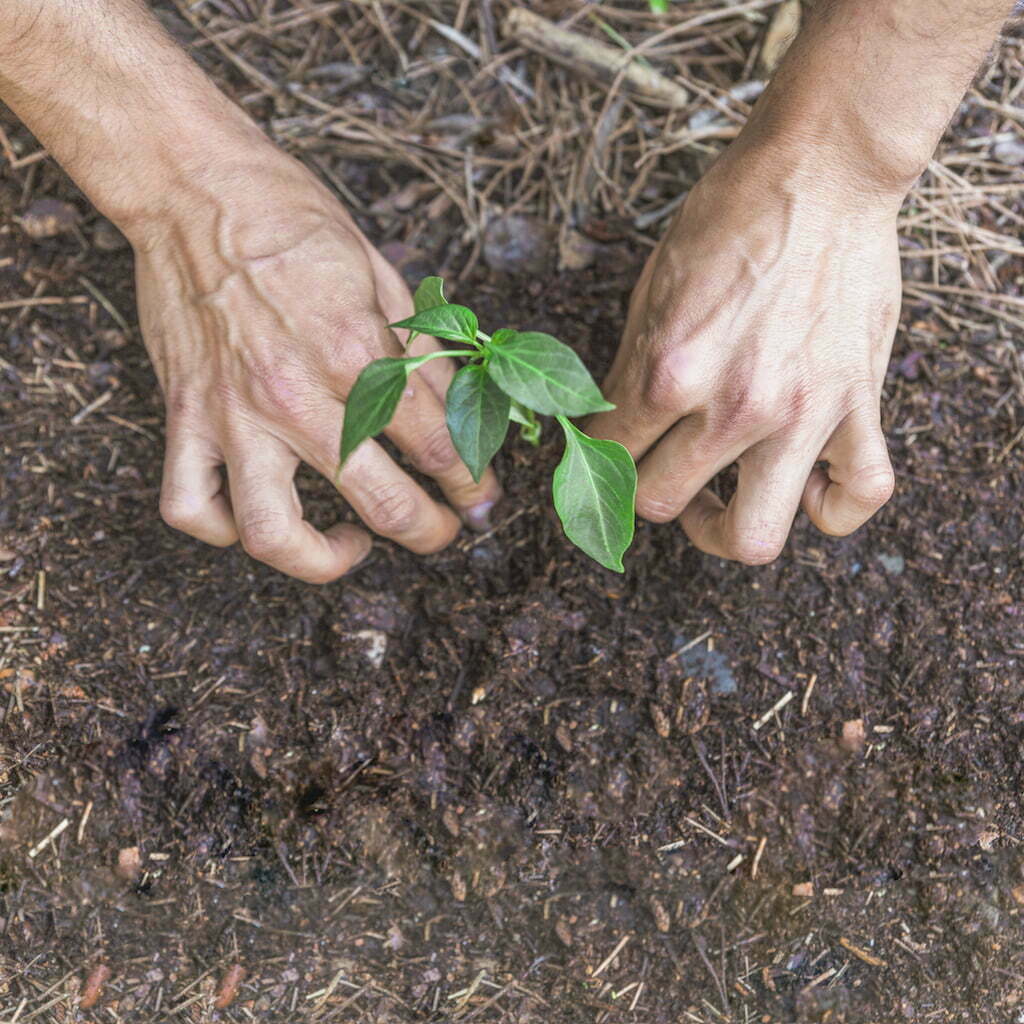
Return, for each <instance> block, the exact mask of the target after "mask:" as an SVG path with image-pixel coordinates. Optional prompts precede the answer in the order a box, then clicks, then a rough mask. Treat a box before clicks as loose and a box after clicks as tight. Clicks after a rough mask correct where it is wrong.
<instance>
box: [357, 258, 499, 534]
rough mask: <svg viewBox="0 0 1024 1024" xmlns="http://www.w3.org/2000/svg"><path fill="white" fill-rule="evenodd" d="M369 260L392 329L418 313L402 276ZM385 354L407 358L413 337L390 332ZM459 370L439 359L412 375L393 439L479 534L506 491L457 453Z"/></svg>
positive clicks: (430, 346)
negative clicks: (452, 428)
mask: <svg viewBox="0 0 1024 1024" xmlns="http://www.w3.org/2000/svg"><path fill="white" fill-rule="evenodd" d="M367 256H368V258H369V259H370V263H371V265H372V266H373V270H374V277H375V278H376V281H377V298H378V301H379V302H380V306H381V309H382V310H383V312H384V316H385V318H386V320H387V322H388V323H394V322H395V321H397V320H402V319H405V317H407V316H411V315H412V313H413V300H412V296H411V295H410V294H409V289H408V288H407V287H406V284H405V282H404V281H403V280H402V277H401V275H400V274H399V273H398V271H397V270H396V269H395V268H394V267H393V266H391V264H390V263H388V262H387V261H386V260H385V259H384V258H383V257H382V256H381V255H380V253H379V252H377V250H376V249H374V248H373V247H372V246H371V247H369V248H368V250H367ZM386 334H387V337H386V338H385V339H384V345H385V348H386V349H388V350H389V351H391V350H393V352H394V354H396V355H398V354H401V350H402V349H403V345H404V343H405V342H406V340H407V332H406V331H401V332H399V334H396V333H395V332H393V331H390V330H388V331H387V332H386ZM441 347H442V346H440V345H439V344H438V343H437V341H436V340H435V339H434V338H432V337H430V336H428V335H425V334H420V335H417V336H416V337H415V338H414V339H413V341H412V343H411V344H410V345H408V346H407V348H406V349H405V352H406V354H408V355H425V354H426V353H428V352H436V351H438V350H439V349H440V348H441ZM457 368H458V364H457V363H456V362H455V360H454V359H434V360H432V361H431V362H429V363H426V364H425V365H424V366H422V367H421V368H420V369H419V370H417V371H416V372H415V373H413V374H412V376H411V378H410V381H409V388H408V389H407V391H406V394H405V395H404V396H403V399H402V401H401V403H400V404H399V407H398V410H397V411H396V414H395V418H394V419H393V420H392V422H391V424H390V425H389V427H388V430H387V435H388V437H390V438H391V439H392V440H393V441H394V442H395V443H396V444H397V445H398V447H399V448H401V449H402V451H403V452H404V453H405V454H406V455H407V456H408V457H409V458H410V459H411V461H412V463H413V465H415V467H416V468H417V469H418V470H419V471H420V472H421V473H425V474H426V475H427V476H431V477H433V478H434V479H435V480H436V481H437V482H438V484H439V485H440V487H441V490H442V491H443V492H444V495H445V497H446V498H447V499H448V501H449V502H450V503H451V505H452V507H453V508H454V509H455V510H456V511H457V512H458V513H459V514H460V515H461V516H462V518H463V519H464V520H465V521H466V523H467V524H468V525H469V526H471V527H473V528H474V529H487V527H489V526H490V510H491V509H492V508H493V507H494V505H495V504H496V502H498V501H499V500H500V499H501V496H502V491H501V485H500V484H499V483H498V478H497V476H496V475H495V473H494V471H493V470H492V469H490V468H488V469H486V470H485V471H484V473H483V475H482V476H481V478H480V481H479V482H477V481H475V480H474V479H473V476H472V474H471V473H470V472H469V470H468V469H467V468H466V466H465V463H463V461H462V459H461V458H460V457H459V455H458V453H457V452H456V451H455V446H454V445H453V444H452V440H451V435H450V434H449V431H448V426H447V423H446V422H445V416H444V406H445V399H446V396H447V394H448V386H449V385H450V384H451V381H452V377H453V376H454V375H455V371H456V369H457Z"/></svg>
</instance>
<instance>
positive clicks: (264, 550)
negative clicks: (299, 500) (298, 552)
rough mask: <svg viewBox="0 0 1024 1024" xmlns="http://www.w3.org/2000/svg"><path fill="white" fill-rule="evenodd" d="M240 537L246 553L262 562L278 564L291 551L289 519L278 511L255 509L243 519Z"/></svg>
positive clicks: (239, 530) (239, 532)
mask: <svg viewBox="0 0 1024 1024" xmlns="http://www.w3.org/2000/svg"><path fill="white" fill-rule="evenodd" d="M238 535H239V537H240V538H241V541H242V547H243V548H244V549H245V551H246V553H247V554H249V555H251V556H252V557H253V558H255V559H257V561H260V562H276V561H279V560H280V559H282V558H283V557H285V556H286V555H287V554H288V553H289V552H290V550H291V539H290V537H289V522H288V517H287V516H286V515H285V514H284V513H282V512H280V511H279V510H277V509H271V508H261V509H253V510H251V511H249V512H247V513H245V515H244V516H243V517H242V519H241V521H240V522H239V524H238Z"/></svg>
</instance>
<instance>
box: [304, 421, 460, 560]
mask: <svg viewBox="0 0 1024 1024" xmlns="http://www.w3.org/2000/svg"><path fill="white" fill-rule="evenodd" d="M293 447H294V450H295V451H296V452H297V454H298V455H299V456H300V457H301V458H302V460H303V462H306V463H308V464H309V465H310V466H312V467H313V468H314V469H315V470H316V471H317V472H318V473H321V474H322V475H323V476H325V477H326V478H327V479H328V480H330V481H331V482H332V483H333V484H334V485H335V486H336V487H337V488H338V490H339V491H340V492H341V494H342V496H343V497H344V498H345V500H346V501H347V502H348V503H349V504H350V505H351V506H352V508H353V509H354V510H355V511H356V513H357V515H358V516H359V518H360V519H362V520H363V522H364V523H366V525H367V526H368V527H369V528H370V529H371V530H373V531H374V533H377V534H380V536H382V537H389V538H390V539H391V540H394V541H396V542H397V543H399V544H401V545H402V546H403V547H407V548H409V550H410V551H415V552H416V553H417V554H421V555H422V554H429V553H431V552H434V551H440V550H441V549H442V548H444V547H447V545H448V544H450V543H451V542H452V540H453V539H454V538H455V536H456V534H457V533H458V532H459V520H458V519H457V518H456V516H455V515H454V514H453V513H452V511H451V509H449V508H446V507H445V506H444V505H442V504H440V503H439V502H436V501H434V499H433V498H431V497H430V495H429V494H427V492H426V491H425V490H424V489H423V488H422V487H421V486H420V485H419V484H418V483H416V481H415V480H413V479H412V477H411V476H409V474H408V473H406V472H405V471H404V470H403V469H402V468H401V467H400V466H398V465H397V464H396V463H395V461H394V460H393V459H392V458H391V457H390V456H389V455H388V453H387V452H386V451H384V449H383V448H382V447H381V446H380V445H379V444H377V442H376V441H365V442H363V444H361V445H360V446H359V447H358V448H357V449H356V450H355V451H354V452H353V453H352V454H351V455H350V456H349V458H348V459H347V460H346V462H345V465H344V467H343V469H342V471H341V476H340V477H339V476H338V411H337V405H335V404H334V403H333V402H328V403H325V405H324V406H323V408H322V409H319V410H318V409H310V410H309V418H308V422H307V424H306V430H305V433H304V436H303V437H301V438H296V439H295V440H294V442H293Z"/></svg>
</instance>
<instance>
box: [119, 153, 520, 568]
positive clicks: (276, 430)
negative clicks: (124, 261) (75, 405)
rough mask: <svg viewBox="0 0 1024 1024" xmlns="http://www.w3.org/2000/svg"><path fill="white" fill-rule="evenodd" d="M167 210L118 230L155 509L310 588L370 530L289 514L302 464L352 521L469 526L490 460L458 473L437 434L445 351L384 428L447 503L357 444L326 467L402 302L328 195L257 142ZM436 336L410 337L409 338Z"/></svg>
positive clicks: (365, 547)
mask: <svg viewBox="0 0 1024 1024" xmlns="http://www.w3.org/2000/svg"><path fill="white" fill-rule="evenodd" d="M175 205H176V206H178V207H180V209H181V211H182V212H180V213H176V214H174V215H173V219H172V220H170V221H168V220H166V219H165V220H161V221H159V222H158V223H157V224H155V225H154V224H151V225H146V226H140V225H136V226H135V229H134V231H129V235H130V237H131V239H132V242H133V245H134V247H135V250H136V277H137V284H138V297H139V315H140V321H141V325H142V332H143V336H144V339H145V343H146V347H147V349H148V350H149V353H150V356H151V357H152V359H153V364H154V367H155V369H156V373H157V376H158V378H159V380H160V384H161V386H162V388H163V393H164V398H165V401H166V406H167V452H166V457H165V463H164V473H163V486H162V489H161V498H160V509H161V513H162V515H163V517H164V519H165V520H166V521H167V522H168V523H169V524H170V525H171V526H173V527H176V528H177V529H179V530H183V531H184V532H185V533H188V534H191V535H192V536H194V537H197V538H199V539H200V540H203V541H206V542H207V543H208V544H215V545H219V546H226V545H229V544H233V543H234V542H235V541H236V540H241V543H242V546H243V547H244V548H245V550H246V551H247V552H248V553H249V554H250V555H252V556H253V557H254V558H257V559H259V560H260V561H263V562H266V563H267V564H269V565H271V566H273V567H274V568H276V569H279V570H280V571H281V572H284V573H287V574H289V575H291V576H296V577H298V578H300V579H303V580H306V581H308V582H311V583H326V582H328V581H330V580H333V579H335V578H336V577H338V576H341V575H342V574H343V573H345V572H347V571H348V570H349V569H351V568H352V567H353V566H354V565H356V564H357V563H358V562H359V561H361V560H362V559H363V558H364V557H365V556H366V554H367V553H368V552H369V550H370V547H371V537H370V534H369V533H368V532H367V531H366V530H364V529H362V528H360V527H358V526H354V525H348V524H338V525H335V526H332V527H331V528H330V529H328V530H326V531H323V532H320V531H318V530H316V529H315V528H314V527H313V526H312V525H310V524H309V523H308V522H306V521H305V520H304V519H303V515H302V507H301V504H300V502H299V498H298V494H297V491H296V489H295V485H294V481H293V477H294V475H295V471H296V469H297V467H298V466H299V463H300V462H305V463H308V464H309V465H310V466H312V467H313V468H314V469H316V470H317V471H318V472H319V473H321V474H322V475H323V476H325V477H327V479H329V480H331V481H332V482H334V483H336V486H337V487H338V490H339V491H340V492H341V494H342V496H343V497H344V498H345V500H346V501H347V502H348V503H349V504H350V505H351V506H352V508H353V509H354V510H355V511H356V512H357V513H358V515H359V517H360V518H361V519H362V521H363V523H364V524H365V525H366V527H368V528H369V530H371V531H373V532H374V533H376V534H379V535H380V536H383V537H389V538H391V539H392V540H395V541H397V542H398V543H399V544H402V545H404V546H405V547H407V548H409V549H410V550H411V551H414V552H417V553H419V554H426V553H429V552H434V551H438V550H440V549H441V548H443V547H445V546H446V545H447V544H449V543H450V542H451V541H452V539H453V538H454V537H455V535H456V534H457V533H458V530H459V525H460V522H459V516H457V515H456V514H455V512H458V513H459V515H460V516H461V517H462V519H463V520H465V521H466V522H467V523H468V524H469V525H471V526H474V527H478V528H482V527H485V526H486V525H487V522H488V512H489V510H490V508H491V507H492V506H493V505H494V503H495V502H496V501H497V500H498V499H499V498H500V496H501V489H500V487H499V485H498V481H497V479H496V477H495V476H494V473H493V472H492V471H491V470H488V471H487V472H486V473H485V475H484V476H483V478H482V479H481V481H480V483H479V484H477V483H474V481H473V479H472V477H471V476H470V474H469V471H468V470H467V469H466V467H465V465H464V464H463V463H462V461H461V459H460V458H459V456H458V454H457V453H456V451H455V449H454V447H453V446H452V443H451V439H450V438H449V435H448V429H447V426H446V424H445V418H444V397H445V391H446V389H447V385H448V381H449V380H450V378H451V374H452V372H453V367H452V365H451V363H450V361H449V360H447V359H440V360H434V361H432V362H430V363H428V364H426V365H425V366H424V367H422V369H420V370H419V371H417V372H416V373H414V374H413V375H412V377H411V378H410V382H409V387H408V389H407V390H406V393H405V395H404V396H403V398H402V401H401V403H400V404H399V407H398V412H397V413H396V415H395V418H394V420H393V422H392V423H391V426H390V427H389V428H388V430H387V435H388V437H389V438H390V439H391V440H392V441H394V443H395V444H396V445H397V446H398V448H399V449H400V450H401V451H402V452H403V453H404V454H405V455H406V456H407V457H408V459H409V460H410V462H411V463H412V465H413V466H414V467H415V468H416V469H417V470H419V471H420V472H421V473H424V474H426V475H428V476H431V477H433V478H434V480H435V481H436V482H437V483H438V485H439V486H440V488H441V490H442V491H443V493H444V496H445V498H446V499H447V501H448V504H447V505H446V504H442V503H440V502H438V501H435V500H434V499H433V498H432V497H431V496H430V495H429V494H428V493H427V492H426V490H424V488H423V487H422V486H420V484H418V483H417V482H416V481H415V480H414V479H413V478H412V477H411V476H410V475H409V474H408V473H407V472H406V471H405V470H404V469H402V468H401V467H400V466H399V465H398V464H397V463H396V462H395V461H394V460H393V459H392V458H391V457H390V456H389V455H388V454H387V452H386V451H385V450H384V448H383V447H382V446H381V445H380V444H378V443H377V442H375V441H367V442H365V443H364V444H363V445H362V446H361V447H360V448H359V449H358V450H357V451H356V452H355V453H354V454H353V455H352V456H351V458H350V459H349V460H348V461H347V463H346V464H345V467H344V470H343V471H342V473H341V476H340V478H338V476H337V470H338V456H339V441H340V436H341V425H342V418H343V412H344V406H343V404H342V403H343V401H344V399H345V396H346V395H347V394H348V392H349V391H350V389H351V388H352V385H353V384H354V383H355V379H356V377H357V376H358V375H359V372H360V371H361V370H362V368H363V367H364V366H365V365H366V364H367V363H369V362H370V361H372V360H374V359H377V358H380V357H382V356H397V355H401V354H402V353H403V350H402V345H401V344H400V339H399V338H398V337H397V336H396V335H395V333H394V332H392V331H391V330H389V328H388V327H387V325H388V324H389V323H393V322H394V321H396V320H400V319H402V318H404V317H406V316H409V315H410V314H411V313H412V311H413V306H412V299H411V297H410V295H409V291H408V289H407V288H406V286H405V284H404V282H403V281H402V279H401V278H400V276H399V275H398V273H397V272H396V271H395V269H394V268H393V267H391V266H390V265H389V264H388V263H387V262H386V261H385V260H384V259H383V257H382V256H381V255H380V254H379V253H378V252H377V251H376V249H374V247H373V246H372V245H371V244H370V243H369V242H368V241H367V239H366V238H365V236H364V235H363V234H362V233H361V232H360V230H359V229H358V227H357V226H356V225H355V223H354V222H353V220H352V219H351V217H350V216H349V215H348V214H347V213H346V212H345V211H344V210H343V209H342V207H341V206H340V205H339V204H338V203H337V201H336V200H335V199H334V198H333V196H332V195H331V194H330V193H329V192H328V191H327V190H326V189H325V188H324V187H323V186H321V185H320V183H319V182H318V181H316V179H315V178H314V177H313V176H312V175H311V174H310V173H309V172H307V171H306V170H305V168H303V167H302V166H301V165H300V164H298V163H297V162H295V161H293V160H292V159H291V158H290V157H287V156H286V155H285V154H283V153H281V152H280V151H278V150H276V149H274V148H273V147H272V146H271V145H270V144H269V143H267V150H266V152H254V153H253V154H252V155H251V159H248V158H247V159H246V160H245V162H244V163H243V164H242V165H241V166H235V167H233V168H230V169H228V168H222V169H220V170H215V171H210V172H209V173H208V174H206V175H204V179H203V181H202V184H201V185H200V184H198V183H196V182H193V183H192V184H191V186H190V192H189V194H187V195H184V196H182V197H181V202H180V203H177V204H175ZM403 333H404V332H403ZM402 340H404V339H402ZM436 347H437V345H436V343H435V342H434V341H433V340H432V339H429V338H424V337H419V338H417V339H416V342H415V343H414V345H413V347H412V349H411V351H412V352H413V353H416V354H418V353H421V352H424V351H429V350H431V349H434V348H436ZM222 468H223V469H224V470H226V480H225V479H224V475H223V474H222ZM449 506H450V507H449ZM453 509H454V510H455V512H453Z"/></svg>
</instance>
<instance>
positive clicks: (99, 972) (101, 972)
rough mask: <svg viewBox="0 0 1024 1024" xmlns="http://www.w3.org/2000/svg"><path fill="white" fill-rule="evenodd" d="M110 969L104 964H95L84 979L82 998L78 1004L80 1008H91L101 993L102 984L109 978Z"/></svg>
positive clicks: (98, 999)
mask: <svg viewBox="0 0 1024 1024" xmlns="http://www.w3.org/2000/svg"><path fill="white" fill-rule="evenodd" d="M110 976H111V970H110V968H109V967H108V966H107V965H106V964H97V965H96V966H95V967H94V968H93V969H92V970H91V971H90V972H89V976H88V977H87V978H86V979H85V985H83V986H82V998H81V999H80V1000H79V1001H78V1006H79V1008H80V1009H82V1010H91V1009H92V1008H93V1007H94V1006H95V1005H96V1004H97V1003H98V1002H99V1001H100V996H101V995H102V994H103V986H104V985H105V984H106V983H107V982H108V981H109V980H110Z"/></svg>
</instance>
